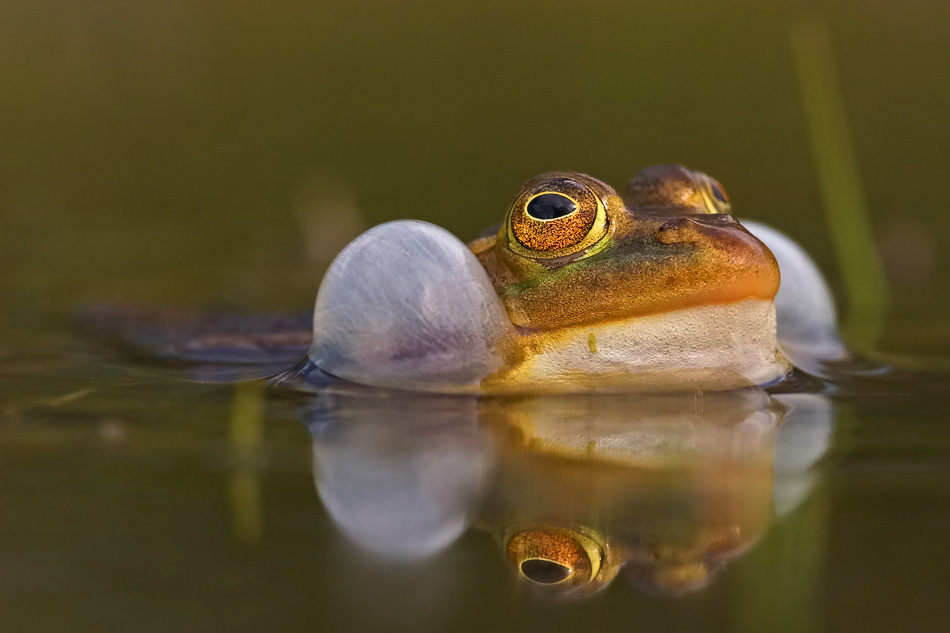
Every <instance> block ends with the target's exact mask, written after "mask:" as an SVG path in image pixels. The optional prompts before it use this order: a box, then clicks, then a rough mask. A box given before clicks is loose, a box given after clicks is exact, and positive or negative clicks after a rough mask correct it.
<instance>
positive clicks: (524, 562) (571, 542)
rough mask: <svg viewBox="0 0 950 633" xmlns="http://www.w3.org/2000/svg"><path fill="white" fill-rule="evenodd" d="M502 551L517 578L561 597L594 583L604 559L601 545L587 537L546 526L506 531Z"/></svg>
mask: <svg viewBox="0 0 950 633" xmlns="http://www.w3.org/2000/svg"><path fill="white" fill-rule="evenodd" d="M505 554H506V556H507V558H508V562H509V563H510V564H511V566H512V569H513V571H514V572H515V574H516V576H517V577H518V579H519V580H521V581H522V582H524V583H526V584H527V585H528V586H530V587H532V588H534V589H536V590H540V591H544V592H548V593H552V594H557V595H561V596H563V595H565V594H569V593H576V592H578V591H582V590H583V589H584V588H586V587H588V586H590V585H591V584H592V583H594V581H595V579H597V577H598V574H599V573H600V571H601V568H602V567H603V558H604V551H603V548H602V547H601V546H600V545H598V544H597V542H596V541H595V540H594V539H593V538H592V537H591V536H588V535H585V534H582V533H579V532H575V531H573V530H568V529H564V528H558V527H548V526H524V527H523V528H522V529H520V530H514V531H512V532H509V533H508V535H507V539H506V541H505Z"/></svg>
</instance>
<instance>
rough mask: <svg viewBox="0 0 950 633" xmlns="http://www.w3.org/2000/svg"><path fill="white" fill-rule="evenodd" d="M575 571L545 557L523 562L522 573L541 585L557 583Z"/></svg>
mask: <svg viewBox="0 0 950 633" xmlns="http://www.w3.org/2000/svg"><path fill="white" fill-rule="evenodd" d="M573 572H574V570H573V569H571V568H570V567H568V566H567V565H562V564H561V563H556V562H554V561H553V560H545V559H543V558H531V559H528V560H526V561H524V562H523V563H521V574H522V575H523V576H524V577H525V578H527V579H528V580H530V581H532V582H536V583H538V584H539V585H555V584H557V583H559V582H561V581H563V580H567V577H568V576H570V575H571V574H572V573H573Z"/></svg>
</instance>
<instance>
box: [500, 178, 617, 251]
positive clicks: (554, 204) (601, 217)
mask: <svg viewBox="0 0 950 633" xmlns="http://www.w3.org/2000/svg"><path fill="white" fill-rule="evenodd" d="M576 176H577V177H572V175H567V174H563V175H562V174H546V175H544V176H539V177H538V178H535V179H534V180H532V181H530V182H528V183H527V184H526V185H525V186H524V187H523V188H522V189H521V192H520V193H519V194H518V196H517V197H516V198H515V201H514V204H512V207H511V211H510V213H509V219H508V223H507V226H508V228H507V231H508V237H509V240H508V242H509V245H510V246H511V247H512V249H513V250H515V251H516V252H521V254H524V255H528V256H531V257H560V256H563V255H570V254H573V253H576V252H578V251H580V250H582V249H584V248H587V247H588V246H591V245H593V244H595V243H596V242H597V241H599V240H600V238H602V237H603V236H604V234H605V233H606V229H607V212H606V206H605V203H604V200H603V199H602V198H601V196H599V195H598V194H597V193H595V191H594V190H593V189H592V188H591V187H590V186H588V185H587V184H585V182H583V181H582V180H581V179H582V178H589V177H584V176H582V175H580V174H577V175H576ZM590 180H591V181H593V179H592V178H591V179H590ZM598 184H599V185H602V186H603V187H606V185H603V183H598Z"/></svg>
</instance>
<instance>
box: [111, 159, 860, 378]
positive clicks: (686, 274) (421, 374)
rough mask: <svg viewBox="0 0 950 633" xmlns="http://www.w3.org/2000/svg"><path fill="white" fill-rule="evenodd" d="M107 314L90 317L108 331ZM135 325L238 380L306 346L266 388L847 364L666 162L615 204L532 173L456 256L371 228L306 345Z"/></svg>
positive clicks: (826, 327)
mask: <svg viewBox="0 0 950 633" xmlns="http://www.w3.org/2000/svg"><path fill="white" fill-rule="evenodd" d="M786 287H787V288H790V290H789V291H785V290H784V288H786ZM783 293H784V294H783ZM120 312H121V311H120ZM115 314H116V312H115V311H114V310H113V311H112V312H108V311H107V314H106V318H103V315H102V314H101V313H100V314H98V315H97V317H96V320H98V321H99V322H102V321H105V322H106V323H108V328H107V329H114V328H115V327H116V325H117V324H116V318H115ZM136 315H138V316H136ZM136 318H141V312H138V313H136V312H134V311H133V313H132V314H120V316H119V318H118V322H119V323H118V328H119V329H120V330H124V331H126V332H132V333H133V334H132V335H129V336H127V337H126V338H127V339H133V340H132V342H133V343H136V342H138V343H139V344H141V342H142V341H143V339H144V342H145V344H146V346H151V347H153V348H154V347H156V346H158V345H161V346H164V349H165V355H166V356H170V357H172V358H175V357H181V356H182V354H181V353H180V352H181V351H185V352H186V354H185V356H186V358H185V360H197V361H198V362H200V359H204V360H205V361H207V360H208V359H214V360H216V361H223V364H224V365H225V366H230V365H234V364H242V363H243V369H245V370H246V369H247V366H249V365H254V363H255V362H257V363H258V364H262V361H263V360H267V359H268V357H274V356H276V357H279V358H280V359H285V358H286V357H287V356H293V355H295V354H302V351H303V350H302V348H303V344H304V342H307V343H309V345H308V348H307V349H306V353H305V358H304V359H303V361H301V362H300V363H298V364H297V365H295V366H293V367H292V368H290V369H288V370H286V371H283V372H278V373H273V372H270V375H268V376H267V377H270V378H272V379H273V380H274V382H276V383H278V384H290V385H292V386H295V387H303V388H307V389H314V388H320V387H322V386H325V385H327V384H330V383H333V382H335V381H348V382H351V383H357V384H361V385H369V386H373V387H379V388H387V389H399V390H408V391H417V392H429V393H446V394H469V395H491V394H509V393H566V392H613V391H651V392H652V391H690V390H726V389H735V388H741V387H747V386H752V385H759V386H764V385H774V384H779V383H781V382H782V381H783V379H785V378H786V377H787V376H789V375H790V373H791V372H792V371H793V369H794V367H795V366H796V365H799V363H801V364H807V362H809V361H810V360H811V359H814V358H818V359H820V360H822V361H824V360H834V359H835V358H837V357H839V356H841V355H843V354H844V353H845V352H844V351H843V350H844V346H843V343H841V341H840V338H838V336H837V322H836V317H835V314H834V302H833V300H832V298H831V294H830V291H829V290H828V287H827V284H826V283H825V282H824V279H823V277H822V276H821V273H820V271H819V270H818V268H817V266H816V265H815V264H814V262H813V261H812V260H811V258H810V257H809V256H808V255H807V254H806V253H805V252H804V250H803V249H801V248H800V247H799V246H798V245H797V244H795V243H794V242H793V241H791V240H790V239H789V238H787V237H786V236H784V235H783V234H781V233H779V232H778V231H776V230H774V229H771V228H769V227H767V226H765V225H758V224H755V223H749V222H741V223H740V222H739V221H738V220H737V219H736V218H735V217H734V216H733V215H732V208H731V203H730V200H729V197H728V195H727V194H726V191H725V189H724V188H723V186H722V185H721V184H720V183H719V182H718V181H717V180H715V179H714V178H712V177H710V176H708V175H707V174H705V173H703V172H699V171H694V170H690V169H687V168H686V167H683V166H681V165H658V166H654V167H650V168H647V169H644V170H642V171H640V172H639V173H637V174H636V175H635V176H634V177H633V178H632V179H631V180H630V181H629V183H628V185H627V188H626V190H625V193H624V195H623V196H621V195H620V194H618V193H617V192H616V191H615V190H614V189H613V188H612V187H611V186H610V185H608V184H606V183H605V182H603V181H601V180H598V179H597V178H594V177H592V176H589V175H586V174H583V173H580V172H570V171H555V172H549V173H545V174H542V175H540V176H537V177H535V178H532V179H531V180H529V181H528V182H526V183H525V184H524V185H523V186H522V187H521V188H520V190H519V191H518V192H517V194H516V195H515V196H514V198H513V201H512V203H511V204H510V205H509V208H508V210H507V212H506V214H505V215H504V218H503V221H502V223H501V224H500V225H499V226H498V227H496V228H494V229H490V230H489V231H487V232H485V233H483V234H482V235H481V236H479V237H477V238H476V239H475V240H474V241H472V242H471V243H469V244H465V243H463V242H462V241H461V240H459V239H458V238H457V237H455V236H454V235H453V234H452V233H450V232H449V231H447V230H445V229H442V228H441V227H438V226H436V225H434V224H430V223H427V222H422V221H417V220H397V221H393V222H388V223H385V224H382V225H379V226H377V227H374V228H372V229H370V230H369V231H366V232H365V233H363V234H362V235H360V236H358V237H357V238H356V239H355V240H353V241H352V242H351V243H350V244H349V245H347V246H346V247H345V248H344V249H343V250H342V251H341V252H340V253H339V255H338V256H337V257H336V258H335V259H334V260H333V262H332V263H331V264H330V266H329V269H328V270H327V272H326V274H325V276H324V278H323V281H322V282H321V284H320V287H319V290H318V293H317V299H316V303H315V306H314V310H313V318H312V335H311V334H310V332H309V330H310V328H309V327H308V325H309V324H308V323H307V319H304V318H295V319H280V318H276V317H269V318H268V317H256V318H252V319H243V320H242V319H241V318H239V317H233V316H230V315H224V316H220V315H219V316H218V317H215V318H204V319H202V318H197V319H195V318H192V319H190V320H189V319H184V320H183V319H180V318H177V319H176V318H172V319H170V320H169V323H170V324H173V327H169V328H165V329H163V328H162V327H161V323H162V319H161V318H158V319H157V322H158V326H157V327H156V318H155V316H154V315H153V317H152V321H151V324H152V329H151V330H149V332H150V334H149V335H147V336H144V337H143V336H142V334H141V331H142V330H141V328H138V329H136V328H128V327H126V326H127V325H128V324H129V323H130V322H134V321H135V320H136ZM183 323H184V324H189V325H187V327H186V326H183ZM176 328H177V330H178V333H177V334H176V333H174V332H173V331H172V330H174V329H176ZM136 333H137V334H136ZM139 346H141V345H139ZM248 351H253V353H252V354H249V356H252V357H253V358H254V359H256V361H255V360H249V361H248V362H244V361H245V360H246V359H245V358H244V355H245V353H247V352H248ZM302 355H303V354H302ZM270 360H271V361H274V360H275V359H274V358H271V359H270ZM266 365H267V367H268V369H271V368H272V367H273V362H268V363H266ZM251 374H253V372H251ZM251 374H249V373H248V372H247V371H243V372H242V373H239V374H236V375H238V376H241V377H248V376H249V375H251ZM253 377H262V376H257V375H254V376H253Z"/></svg>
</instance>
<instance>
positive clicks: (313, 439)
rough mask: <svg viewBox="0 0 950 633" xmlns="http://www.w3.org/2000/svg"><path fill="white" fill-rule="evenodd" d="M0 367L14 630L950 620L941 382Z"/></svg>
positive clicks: (946, 441)
mask: <svg viewBox="0 0 950 633" xmlns="http://www.w3.org/2000/svg"><path fill="white" fill-rule="evenodd" d="M87 351H88V350H87ZM11 361H12V362H13V367H14V368H16V369H15V371H14V370H13V369H11V366H10V363H11ZM3 373H4V388H5V393H4V397H5V401H7V402H8V404H7V405H6V409H5V412H4V424H3V429H2V430H3V443H2V450H3V464H4V471H5V473H6V483H5V484H4V486H3V488H2V497H0V498H2V507H3V508H4V515H3V519H2V523H0V528H2V532H3V534H4V539H3V543H2V545H0V551H2V558H3V561H4V570H5V571H4V574H3V580H2V592H3V597H4V610H3V616H2V619H3V622H4V629H5V630H31V631H34V630H51V631H52V630H63V629H66V628H68V629H70V630H102V629H103V628H105V629H109V630H125V629H128V628H133V627H134V628H136V629H141V630H147V631H150V630H156V631H159V630H169V629H175V630H207V629H209V628H210V629H212V630H255V629H258V628H262V627H270V628H274V629H276V630H306V629H312V628H319V629H321V630H450V629H451V630H455V629H459V630H485V629H493V630H494V629H497V630H525V629H527V630H555V631H557V630H570V629H574V628H577V627H585V628H586V627H590V626H597V627H599V628H603V629H605V630H621V629H624V630H626V629H627V628H628V627H630V626H641V627H648V628H649V629H651V630H652V629H653V628H654V627H655V628H662V629H665V630H670V629H674V630H675V629H683V630H695V629H697V628H702V629H705V630H749V631H759V630H783V631H784V630H788V631H802V630H852V629H854V630H856V629H857V628H860V629H862V630H880V631H887V630H893V629H894V628H895V627H903V626H905V623H906V622H907V621H908V620H913V621H915V622H917V623H919V626H916V627H913V628H912V630H940V628H941V626H940V623H945V622H947V618H948V617H950V613H948V609H947V606H946V601H945V600H944V599H943V596H944V594H945V590H946V588H947V586H948V580H950V578H948V574H947V572H946V570H945V567H944V564H943V561H944V559H945V558H946V555H947V553H948V548H947V545H946V541H945V534H946V531H947V529H948V528H950V507H948V503H947V500H948V498H950V489H948V481H950V478H948V475H950V473H948V465H947V455H948V451H950V431H948V430H947V428H946V425H945V424H944V423H943V421H944V420H945V408H946V406H947V405H948V398H947V396H946V393H945V392H946V390H945V389H943V388H942V387H943V385H945V381H943V380H940V379H939V377H935V378H932V379H930V380H926V379H921V378H920V377H919V376H918V377H917V379H916V380H914V381H913V382H907V381H902V380H889V379H882V378H880V377H878V378H874V377H872V378H863V379H861V380H860V381H858V382H857V383H852V384H851V385H850V386H848V387H846V388H838V389H830V390H829V389H826V390H821V391H824V393H821V392H816V390H814V389H812V390H810V391H811V392H808V393H785V394H775V395H769V394H767V393H765V392H763V391H761V390H758V389H749V390H744V391H739V392H725V393H706V394H667V395H662V396H647V395H637V396H633V395H629V396H628V395H603V394H601V395H597V396H546V397H523V398H507V399H481V400H478V399H470V398H463V397H433V396H430V397H418V396H411V395H408V394H398V393H387V392H381V391H371V390H363V389H358V388H340V387H337V388H336V389H332V390H330V391H324V392H322V393H320V394H318V395H313V394H300V393H292V392H290V391H287V390H283V391H282V390H280V389H270V390H268V389H267V388H266V386H265V384H264V383H263V382H261V381H257V382H254V381H251V382H244V383H240V384H238V385H220V384H219V385H215V384H204V385H201V384H195V383H192V382H188V381H185V380H182V378H183V377H185V376H186V372H185V370H182V369H178V368H174V369H167V368H161V367H148V366H144V365H140V364H137V363H120V362H118V361H117V360H116V358H115V357H114V356H111V355H109V354H104V355H103V356H100V357H98V358H97V357H95V356H94V355H88V356H86V355H79V356H78V357H75V358H73V359H72V360H71V361H68V362H67V361H62V360H61V359H58V360H52V359H48V360H46V361H35V362H34V363H33V364H32V365H30V366H25V365H24V361H23V359H19V360H17V359H8V360H7V361H5V364H4V367H3ZM14 374H15V375H14ZM862 381H863V384H862ZM868 384H870V385H871V388H867V387H868Z"/></svg>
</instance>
